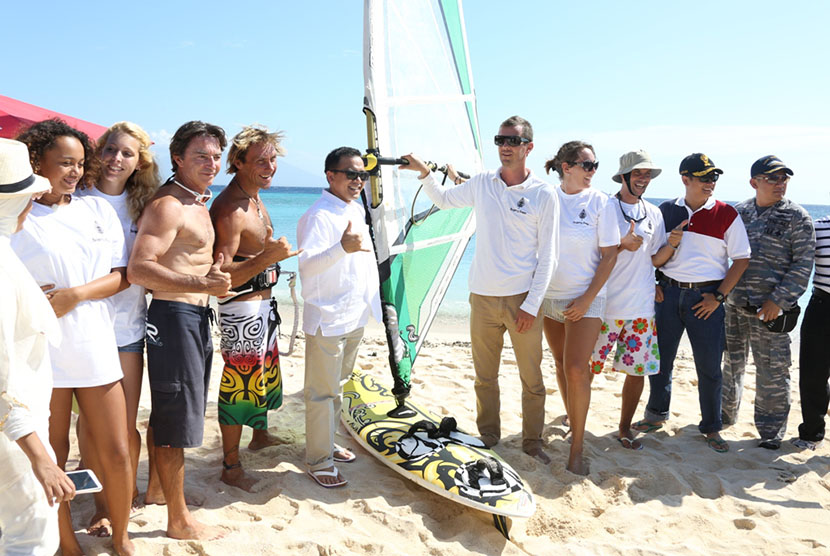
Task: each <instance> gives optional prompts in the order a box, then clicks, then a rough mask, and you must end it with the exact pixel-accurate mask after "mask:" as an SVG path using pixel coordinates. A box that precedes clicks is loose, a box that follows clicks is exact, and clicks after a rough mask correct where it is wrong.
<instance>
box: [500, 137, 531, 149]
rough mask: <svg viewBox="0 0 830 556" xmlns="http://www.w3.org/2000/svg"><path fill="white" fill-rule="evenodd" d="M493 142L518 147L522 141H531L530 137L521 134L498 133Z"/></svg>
mask: <svg viewBox="0 0 830 556" xmlns="http://www.w3.org/2000/svg"><path fill="white" fill-rule="evenodd" d="M493 142H494V143H495V144H496V146H499V147H501V146H502V145H505V144H507V145H510V146H511V147H518V146H519V145H521V144H522V143H530V139H525V138H524V137H521V136H519V135H496V136H495V137H494V138H493Z"/></svg>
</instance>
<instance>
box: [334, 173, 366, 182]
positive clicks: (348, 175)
mask: <svg viewBox="0 0 830 556" xmlns="http://www.w3.org/2000/svg"><path fill="white" fill-rule="evenodd" d="M329 172H340V173H341V174H346V179H347V180H349V181H354V180H360V181H366V180H368V179H369V172H363V171H360V172H359V171H357V170H329Z"/></svg>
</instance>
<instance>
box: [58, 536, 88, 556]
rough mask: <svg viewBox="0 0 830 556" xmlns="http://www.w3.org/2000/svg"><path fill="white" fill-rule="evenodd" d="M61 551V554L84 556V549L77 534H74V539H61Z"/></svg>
mask: <svg viewBox="0 0 830 556" xmlns="http://www.w3.org/2000/svg"><path fill="white" fill-rule="evenodd" d="M60 553H61V556H84V551H83V550H81V545H79V544H78V539H76V538H75V535H72V539H71V540H70V541H69V542H66V543H65V542H64V541H63V539H61V543H60Z"/></svg>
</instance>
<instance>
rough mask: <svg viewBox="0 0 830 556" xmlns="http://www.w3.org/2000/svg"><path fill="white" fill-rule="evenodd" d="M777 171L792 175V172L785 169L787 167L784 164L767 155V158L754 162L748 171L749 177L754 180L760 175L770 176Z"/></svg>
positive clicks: (763, 157) (771, 155) (773, 156)
mask: <svg viewBox="0 0 830 556" xmlns="http://www.w3.org/2000/svg"><path fill="white" fill-rule="evenodd" d="M779 170H784V172H785V173H786V174H787V175H789V176H792V175H793V171H792V170H790V169H789V168H787V165H786V164H784V163H783V162H782V161H781V159H780V158H778V157H777V156H775V155H773V154H768V155H767V156H762V157H761V158H759V159H758V160H756V161H755V163H754V164H753V165H752V168H751V169H750V170H749V177H751V178H754V177H755V176H758V175H761V174H772V173H773V172H777V171H779Z"/></svg>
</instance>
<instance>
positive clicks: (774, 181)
mask: <svg viewBox="0 0 830 556" xmlns="http://www.w3.org/2000/svg"><path fill="white" fill-rule="evenodd" d="M758 179H762V180H764V181H765V182H767V183H769V184H771V185H778V184H784V183H787V182H788V181H790V176H788V175H787V174H778V175H772V176H758Z"/></svg>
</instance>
